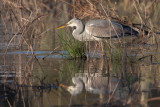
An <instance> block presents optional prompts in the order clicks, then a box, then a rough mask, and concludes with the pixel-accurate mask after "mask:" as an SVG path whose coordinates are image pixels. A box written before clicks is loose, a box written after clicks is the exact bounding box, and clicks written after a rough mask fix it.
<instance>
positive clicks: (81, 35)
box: [57, 18, 138, 41]
mask: <svg viewBox="0 0 160 107" xmlns="http://www.w3.org/2000/svg"><path fill="white" fill-rule="evenodd" d="M67 26H70V27H76V28H75V29H74V30H73V33H72V35H73V37H74V38H75V39H77V40H79V41H100V40H102V39H105V38H116V37H123V36H126V35H136V36H137V35H138V32H137V31H136V30H134V29H132V28H131V27H129V26H125V25H123V24H120V23H118V22H115V21H110V20H102V19H97V20H90V21H88V22H87V23H86V24H85V25H84V24H83V23H82V21H81V20H79V19H77V18H73V19H71V20H70V21H69V22H68V23H67V24H66V25H64V26H61V27H59V28H57V29H60V28H64V27H67Z"/></svg>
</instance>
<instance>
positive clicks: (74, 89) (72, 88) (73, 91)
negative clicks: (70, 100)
mask: <svg viewBox="0 0 160 107" xmlns="http://www.w3.org/2000/svg"><path fill="white" fill-rule="evenodd" d="M67 91H68V92H69V93H70V94H71V95H77V94H79V93H81V92H82V88H77V87H75V86H69V87H68V88H67Z"/></svg>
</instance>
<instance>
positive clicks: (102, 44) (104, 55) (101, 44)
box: [101, 41, 105, 56]
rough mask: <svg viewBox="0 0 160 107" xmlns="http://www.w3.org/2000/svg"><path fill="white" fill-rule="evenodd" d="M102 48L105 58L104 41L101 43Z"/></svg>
mask: <svg viewBox="0 0 160 107" xmlns="http://www.w3.org/2000/svg"><path fill="white" fill-rule="evenodd" d="M101 48H102V55H103V56H105V51H104V46H103V42H102V41H101Z"/></svg>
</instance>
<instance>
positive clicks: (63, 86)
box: [59, 84, 68, 89]
mask: <svg viewBox="0 0 160 107" xmlns="http://www.w3.org/2000/svg"><path fill="white" fill-rule="evenodd" d="M59 86H60V87H62V88H64V89H68V86H66V85H63V84H59Z"/></svg>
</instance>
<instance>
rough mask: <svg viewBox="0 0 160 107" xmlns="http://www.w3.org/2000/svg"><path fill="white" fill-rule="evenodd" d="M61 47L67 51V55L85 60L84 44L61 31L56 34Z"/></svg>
mask: <svg viewBox="0 0 160 107" xmlns="http://www.w3.org/2000/svg"><path fill="white" fill-rule="evenodd" d="M58 35H59V38H60V41H61V43H62V47H63V49H64V50H66V51H68V53H69V55H70V56H71V57H72V58H73V59H75V58H85V57H86V56H85V43H84V42H80V41H78V40H75V39H74V38H73V36H72V35H71V34H70V33H66V32H65V31H64V29H61V30H60V31H59V33H58Z"/></svg>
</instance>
